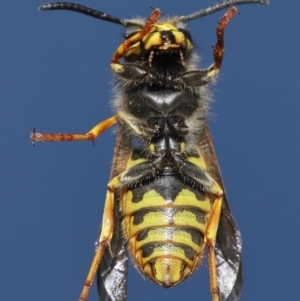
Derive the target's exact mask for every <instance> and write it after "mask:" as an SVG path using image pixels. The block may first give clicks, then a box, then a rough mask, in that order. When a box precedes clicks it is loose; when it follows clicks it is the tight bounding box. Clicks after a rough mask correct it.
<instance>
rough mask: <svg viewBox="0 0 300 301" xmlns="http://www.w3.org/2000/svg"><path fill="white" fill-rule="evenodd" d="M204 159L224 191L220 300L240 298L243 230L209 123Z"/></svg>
mask: <svg viewBox="0 0 300 301" xmlns="http://www.w3.org/2000/svg"><path fill="white" fill-rule="evenodd" d="M201 136H202V137H201V139H203V140H202V143H203V144H202V143H201V145H203V147H205V151H204V154H205V157H206V158H205V159H206V160H207V162H209V165H210V168H211V171H212V174H213V176H214V178H215V180H216V181H217V182H218V183H219V184H220V185H221V186H222V188H223V191H224V198H223V205H222V212H221V217H220V223H219V228H218V233H217V240H216V246H215V252H216V260H217V271H218V286H219V298H220V301H224V300H226V301H237V300H239V297H240V295H241V290H242V284H243V273H242V258H241V251H242V242H241V233H240V231H239V229H238V226H237V224H236V222H235V221H234V219H233V217H232V214H231V212H230V209H229V205H228V201H227V197H226V192H225V188H224V185H223V181H222V176H221V172H220V167H219V164H218V160H217V157H216V153H215V150H214V146H213V143H212V139H211V136H210V133H209V130H208V127H207V125H205V129H204V131H203V133H202V135H201Z"/></svg>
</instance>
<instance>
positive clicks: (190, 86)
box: [31, 0, 268, 301]
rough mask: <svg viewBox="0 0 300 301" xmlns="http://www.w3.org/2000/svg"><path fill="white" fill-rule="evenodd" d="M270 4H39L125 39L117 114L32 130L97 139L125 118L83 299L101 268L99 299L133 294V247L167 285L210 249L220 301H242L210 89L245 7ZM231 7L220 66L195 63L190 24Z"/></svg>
mask: <svg viewBox="0 0 300 301" xmlns="http://www.w3.org/2000/svg"><path fill="white" fill-rule="evenodd" d="M247 3H253V4H255V3H257V4H268V1H267V0H230V1H223V2H220V3H217V4H215V5H212V6H209V7H207V8H205V9H202V10H199V11H197V12H195V13H193V14H190V15H187V16H180V17H172V18H160V16H161V11H160V10H159V9H152V12H151V15H150V16H149V18H148V19H146V20H144V19H119V18H116V17H114V16H111V15H109V14H106V13H103V12H101V11H97V10H94V9H91V8H89V7H86V6H82V5H78V4H73V3H66V2H56V3H49V4H44V5H42V6H40V8H39V10H55V9H65V10H72V11H76V12H79V13H83V14H86V15H89V16H92V17H95V18H98V19H101V20H105V21H109V22H113V23H117V24H120V25H122V26H124V27H125V28H126V29H127V30H126V34H125V39H124V41H123V42H122V43H121V44H120V46H119V47H118V48H117V50H116V51H115V53H114V54H113V56H112V59H111V69H112V71H113V73H114V75H115V76H116V79H117V84H116V86H117V87H116V88H117V91H118V92H117V93H116V95H115V98H114V100H113V105H114V109H115V112H116V114H115V115H114V116H113V117H111V118H108V119H107V120H104V121H102V122H100V123H99V124H97V125H96V126H95V127H93V128H92V129H91V130H90V131H88V132H87V133H86V134H48V133H36V132H35V131H33V133H32V134H31V140H32V142H33V143H35V142H37V141H75V140H90V141H94V139H95V138H97V137H98V136H99V135H101V133H103V132H104V131H105V130H106V129H108V128H110V127H111V126H113V125H115V124H118V135H117V141H116V147H115V151H114V159H113V166H112V172H111V177H110V181H109V183H108V185H107V193H106V200H105V207H104V213H103V220H102V227H101V233H100V235H99V237H98V239H97V241H96V252H95V255H94V259H93V261H92V264H91V267H90V270H89V272H88V275H87V278H86V280H85V282H84V287H83V290H82V293H81V295H80V298H79V300H81V301H85V300H87V297H88V292H89V288H90V286H91V285H92V282H93V280H94V277H95V276H96V274H97V286H98V292H99V296H100V299H101V300H112V301H124V300H126V282H127V257H128V255H127V253H129V254H130V256H131V258H132V260H133V262H134V264H135V266H136V268H137V269H138V270H139V271H140V273H141V274H142V275H144V276H145V277H147V278H149V279H150V280H152V281H154V282H155V283H157V284H159V285H160V286H162V287H165V288H170V287H173V286H175V285H177V284H179V283H180V282H182V281H183V280H185V279H186V278H188V277H189V276H191V275H192V274H193V273H194V272H195V270H196V269H197V267H198V266H199V265H200V263H201V260H202V258H203V255H204V252H205V251H206V252H207V257H208V266H209V272H210V291H211V294H212V300H213V301H221V300H239V297H240V294H241V288H242V261H241V234H240V231H239V229H238V227H237V225H236V223H235V221H234V219H233V217H232V214H231V212H230V209H229V205H228V202H227V197H226V194H225V190H224V185H223V181H222V177H221V172H220V168H219V164H218V161H217V157H216V154H215V151H214V146H213V143H212V139H211V136H210V133H209V129H208V126H207V122H206V119H207V111H208V108H209V105H210V102H211V98H210V92H209V86H210V85H211V84H212V83H213V82H214V81H215V80H216V78H217V75H218V73H219V70H220V67H221V65H222V60H223V54H224V32H225V28H226V27H227V25H228V23H229V22H230V21H231V19H232V18H233V16H234V15H235V14H237V12H238V11H237V9H236V8H235V7H233V6H232V5H239V4H247ZM224 8H228V10H227V12H226V13H225V14H224V15H223V17H222V18H221V19H220V21H219V23H218V25H217V42H216V44H215V45H214V46H213V57H214V62H213V64H212V65H211V66H210V67H208V68H207V69H197V68H196V62H197V55H196V54H195V50H194V44H193V39H192V37H191V34H190V33H189V31H188V30H187V29H186V27H185V24H186V23H187V22H188V21H190V20H193V19H197V18H200V17H203V16H206V15H208V14H212V13H214V12H216V11H219V10H221V9H224Z"/></svg>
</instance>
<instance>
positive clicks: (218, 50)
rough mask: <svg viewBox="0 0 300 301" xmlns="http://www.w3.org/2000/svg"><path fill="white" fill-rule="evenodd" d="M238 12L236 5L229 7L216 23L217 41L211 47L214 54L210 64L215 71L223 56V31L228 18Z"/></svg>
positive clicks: (228, 20) (217, 69) (218, 67)
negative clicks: (212, 62)
mask: <svg viewBox="0 0 300 301" xmlns="http://www.w3.org/2000/svg"><path fill="white" fill-rule="evenodd" d="M237 13H238V10H237V9H236V7H230V8H229V9H228V11H227V12H226V13H225V14H224V16H223V17H222V18H221V19H220V21H219V23H218V25H217V43H216V44H215V46H214V47H213V51H214V52H213V54H214V60H215V63H214V64H213V65H212V66H211V67H213V68H214V69H215V70H216V71H217V72H218V71H219V69H220V67H221V65H222V61H223V56H224V50H225V48H224V32H225V28H226V26H227V25H228V23H229V22H230V20H231V19H232V18H233V17H234V16H235V15H236V14H237Z"/></svg>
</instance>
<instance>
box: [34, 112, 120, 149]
mask: <svg viewBox="0 0 300 301" xmlns="http://www.w3.org/2000/svg"><path fill="white" fill-rule="evenodd" d="M117 121H118V115H115V116H113V117H111V118H108V119H106V120H104V121H101V122H100V123H98V124H97V125H96V126H94V127H93V128H92V129H91V130H89V131H88V132H87V133H86V134H51V133H36V132H35V129H34V130H33V132H32V133H31V135H30V139H31V141H32V144H33V145H34V144H35V142H37V141H42V142H46V141H47V142H54V141H59V142H61V141H76V140H90V141H93V142H94V140H95V139H96V138H97V137H98V136H100V135H101V134H102V133H103V132H104V131H106V130H107V129H108V128H110V127H111V126H113V125H114V124H115V123H116V122H117Z"/></svg>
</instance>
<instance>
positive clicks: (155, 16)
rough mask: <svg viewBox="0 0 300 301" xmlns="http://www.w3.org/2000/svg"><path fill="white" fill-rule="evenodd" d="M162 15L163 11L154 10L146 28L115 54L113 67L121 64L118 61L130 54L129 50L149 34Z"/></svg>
mask: <svg viewBox="0 0 300 301" xmlns="http://www.w3.org/2000/svg"><path fill="white" fill-rule="evenodd" d="M160 15H161V11H160V10H159V9H158V8H155V9H153V10H152V13H151V15H150V17H149V18H148V20H147V22H146V24H145V26H144V28H143V29H142V30H141V31H139V32H138V33H137V34H135V35H134V36H132V37H130V38H128V39H126V40H125V41H124V42H123V43H122V44H121V45H120V46H119V47H118V49H117V50H116V52H115V53H114V55H113V57H112V59H111V65H114V64H119V63H118V60H119V59H120V58H122V57H123V56H124V55H126V53H127V52H128V50H129V48H130V47H131V46H132V45H133V44H134V43H137V42H138V41H140V40H141V39H142V38H143V37H144V36H145V35H146V34H148V33H149V31H150V30H151V28H152V27H153V26H154V24H155V23H156V21H157V20H158V18H159V16H160Z"/></svg>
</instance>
